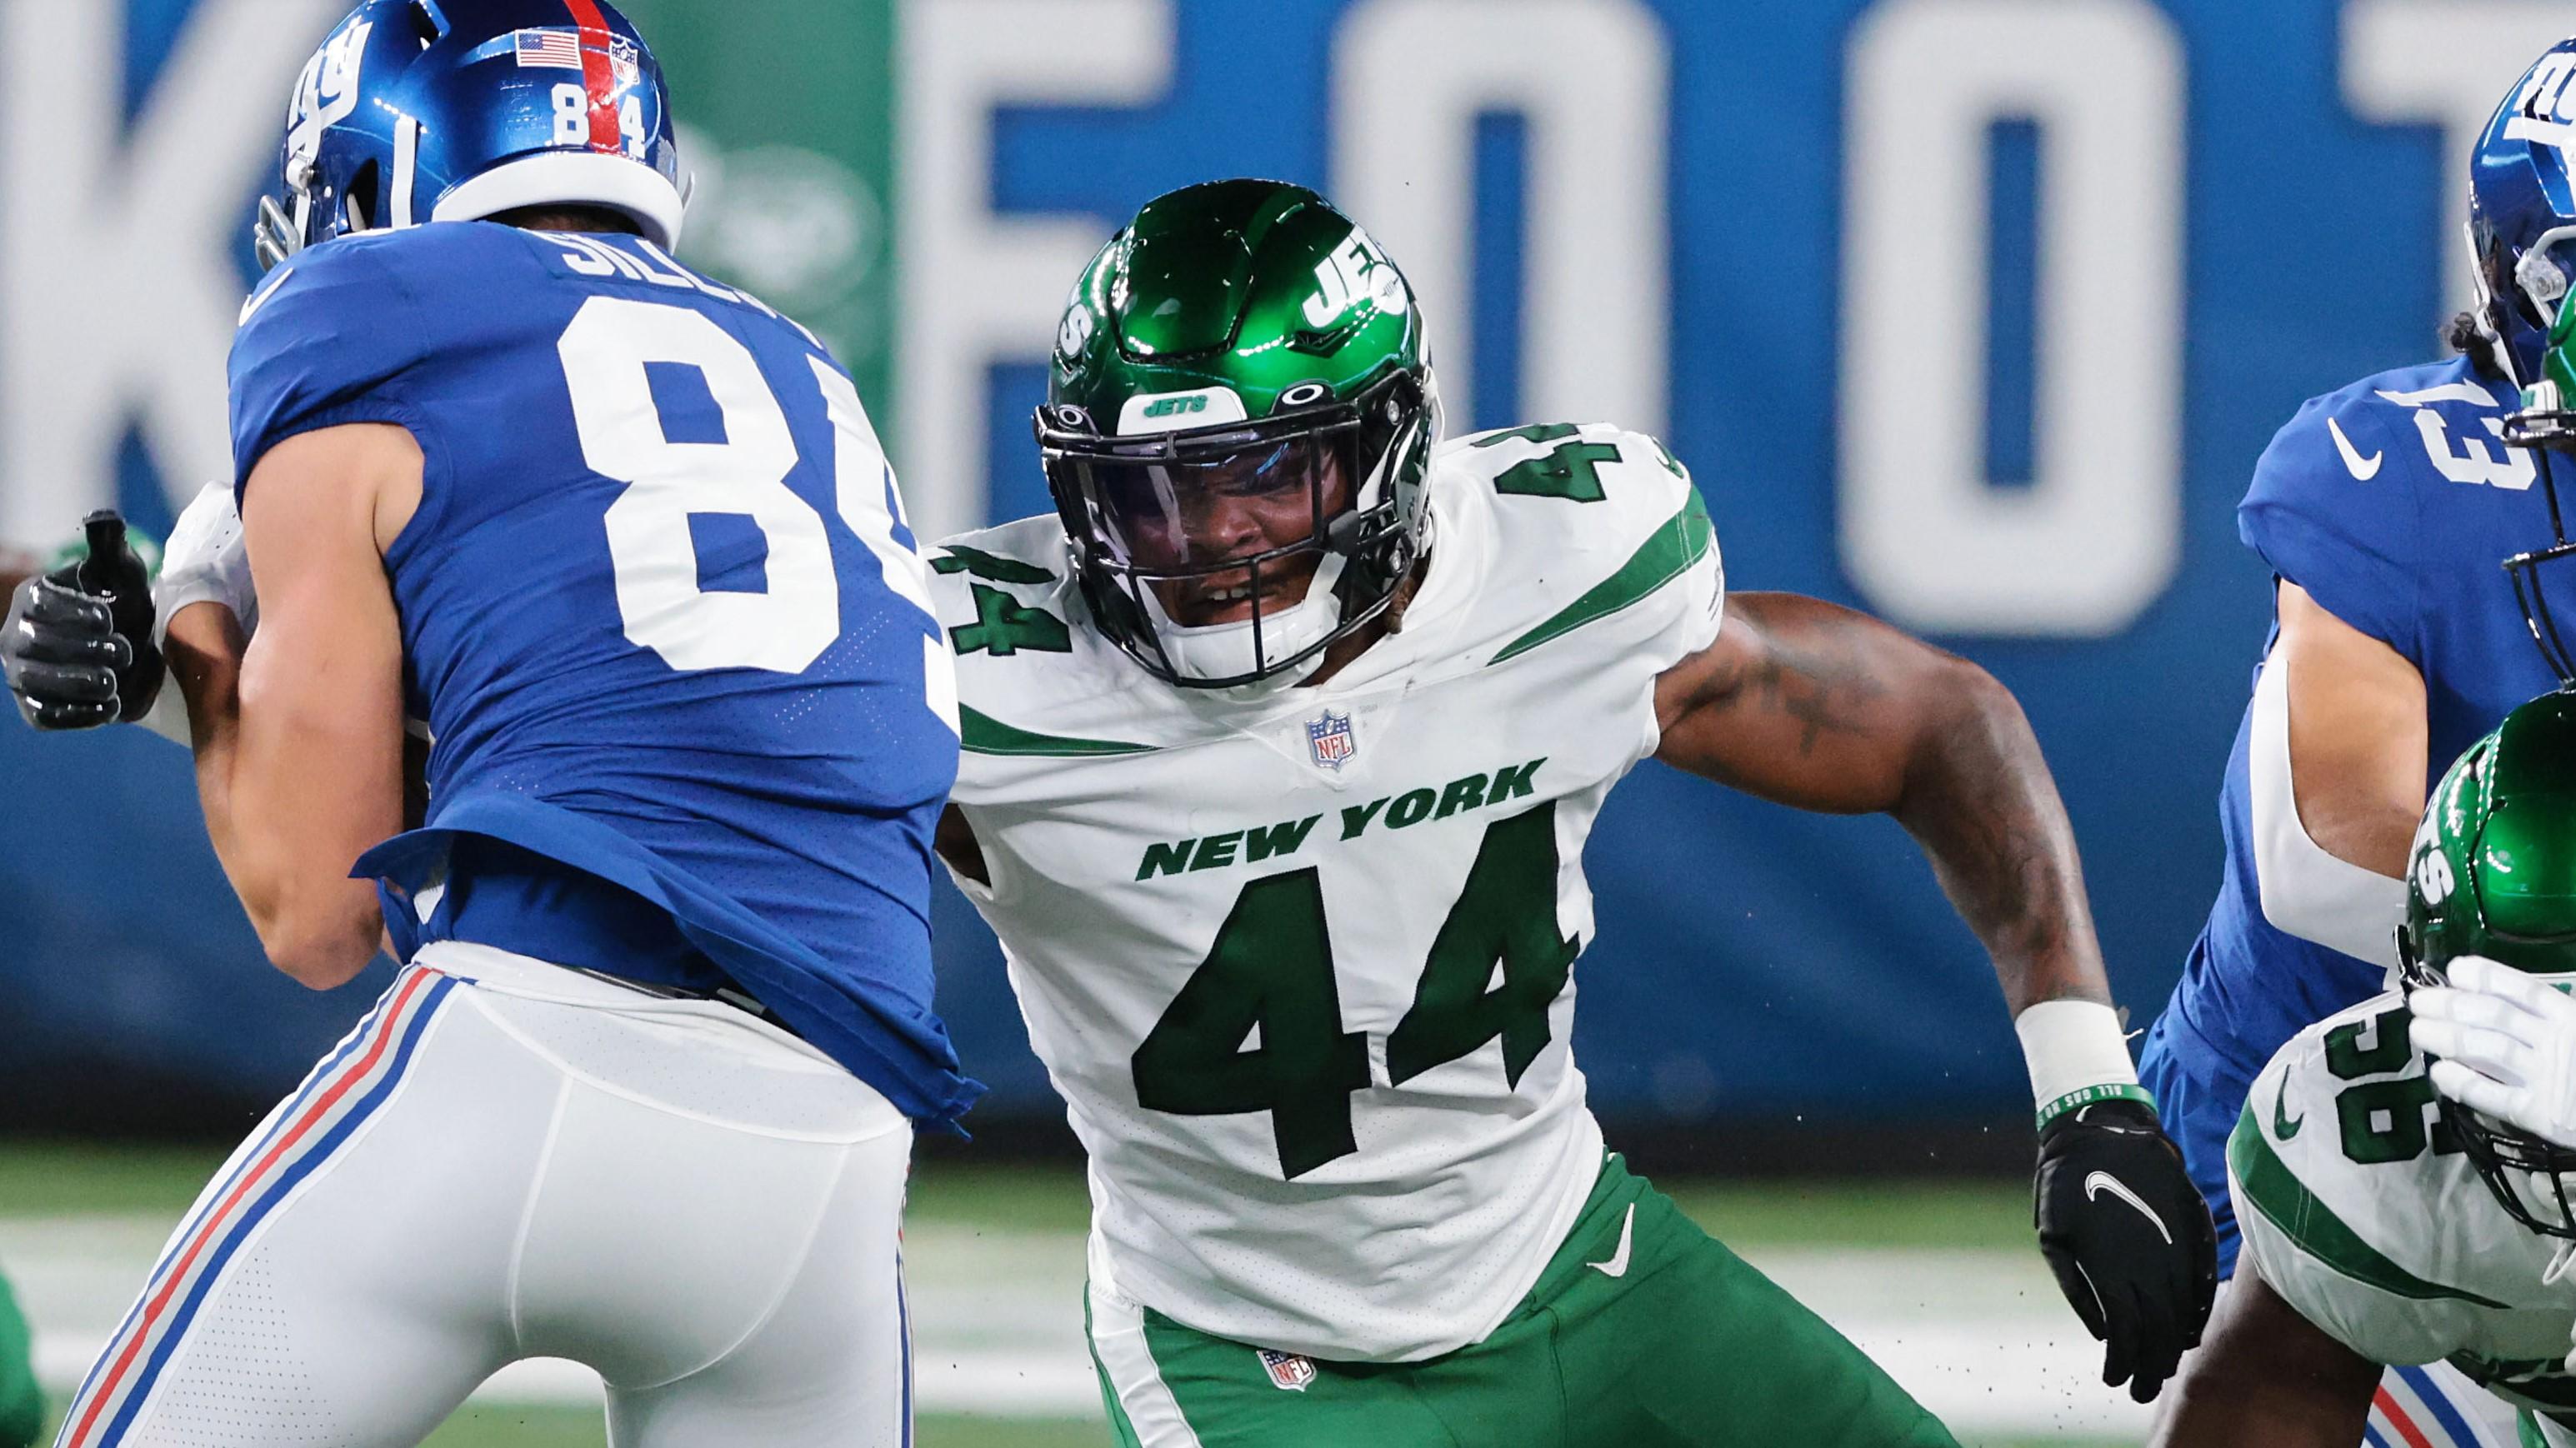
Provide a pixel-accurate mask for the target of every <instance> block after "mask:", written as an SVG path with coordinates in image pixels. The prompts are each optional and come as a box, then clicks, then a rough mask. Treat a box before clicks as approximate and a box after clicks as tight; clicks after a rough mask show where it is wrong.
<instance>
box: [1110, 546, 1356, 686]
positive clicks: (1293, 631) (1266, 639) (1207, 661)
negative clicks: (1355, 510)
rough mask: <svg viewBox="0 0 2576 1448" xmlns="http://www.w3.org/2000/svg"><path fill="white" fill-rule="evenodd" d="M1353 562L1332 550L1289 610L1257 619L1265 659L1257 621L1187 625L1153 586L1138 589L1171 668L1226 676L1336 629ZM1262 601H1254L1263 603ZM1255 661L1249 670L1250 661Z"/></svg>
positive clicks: (1273, 681) (1191, 674) (1189, 674)
mask: <svg viewBox="0 0 2576 1448" xmlns="http://www.w3.org/2000/svg"><path fill="white" fill-rule="evenodd" d="M1347 562H1348V560H1347V559H1345V558H1344V557H1343V556H1342V555H1341V554H1339V553H1334V552H1327V553H1326V554H1325V555H1324V557H1323V561H1322V562H1321V563H1318V564H1317V565H1316V566H1315V576H1314V578H1313V579H1312V580H1311V581H1309V582H1308V583H1307V585H1306V596H1305V597H1304V598H1302V599H1299V600H1298V601H1297V602H1296V603H1294V604H1292V605H1290V606H1289V607H1287V608H1283V609H1279V610H1276V611H1274V612H1271V613H1265V614H1262V615H1261V616H1260V618H1259V620H1258V624H1259V633H1260V648H1261V652H1262V653H1263V654H1264V655H1266V657H1262V658H1252V657H1251V656H1252V652H1253V635H1254V627H1255V620H1253V619H1248V618H1247V619H1243V620H1241V621H1240V622H1236V623H1213V624H1202V625H1200V626H1198V627H1195V628H1190V627H1185V626H1183V625H1181V624H1179V623H1175V622H1173V620H1172V616H1171V614H1170V613H1169V612H1167V611H1165V609H1164V608H1163V600H1162V598H1161V596H1160V595H1159V594H1157V593H1156V592H1155V591H1154V589H1152V588H1150V587H1147V588H1142V589H1139V590H1137V591H1138V592H1139V593H1140V594H1142V595H1143V597H1144V603H1145V612H1146V616H1147V617H1148V619H1150V620H1151V622H1152V625H1153V629H1154V633H1155V636H1156V638H1157V639H1159V640H1160V641H1161V643H1162V646H1163V657H1164V658H1165V659H1166V660H1167V661H1168V662H1169V663H1170V664H1171V666H1172V671H1173V672H1174V673H1176V674H1179V675H1181V676H1182V677H1184V678H1191V679H1223V678H1229V677H1231V676H1233V675H1236V674H1241V673H1246V672H1249V671H1250V669H1258V668H1263V667H1267V666H1268V664H1269V662H1270V660H1271V659H1274V658H1276V659H1285V658H1293V657H1295V656H1296V655H1297V654H1298V653H1300V652H1302V651H1304V650H1305V649H1307V648H1308V647H1310V646H1312V645H1313V644H1314V643H1315V642H1316V641H1317V640H1319V639H1321V638H1323V637H1324V636H1325V635H1326V634H1329V633H1331V632H1332V631H1333V630H1334V628H1335V627H1336V626H1338V625H1339V624H1340V623H1341V621H1342V600H1341V596H1340V593H1339V592H1338V590H1337V587H1336V586H1337V585H1338V584H1339V583H1340V582H1341V577H1342V568H1343V566H1344V565H1345V564H1346V563H1347ZM1259 601H1260V600H1259V599H1257V598H1256V599H1255V600H1254V602H1255V603H1258V602H1259ZM1246 659H1251V664H1250V668H1249V669H1248V668H1247V667H1246V665H1245V660H1246ZM1294 682H1295V680H1293V679H1291V678H1289V677H1288V676H1287V675H1285V674H1280V675H1275V676H1273V677H1272V678H1269V679H1264V680H1261V681H1260V682H1258V683H1255V684H1251V685H1247V686H1246V687H1248V688H1252V689H1255V690H1268V689H1274V688H1284V687H1286V686H1287V685H1288V684H1291V683H1294Z"/></svg>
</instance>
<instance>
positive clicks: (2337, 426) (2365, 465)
mask: <svg viewBox="0 0 2576 1448" xmlns="http://www.w3.org/2000/svg"><path fill="white" fill-rule="evenodd" d="M2326 431H2328V432H2330V433H2333V434H2334V442H2335V451H2336V452H2339V453H2342V454H2343V465H2344V467H2345V468H2346V469H2347V470H2349V471H2350V472H2351V473H2352V480H2353V481H2354V482H2356V483H2366V482H2369V481H2370V480H2371V479H2372V478H2375V477H2378V476H2379V464H2380V463H2381V461H2382V460H2384V459H2386V458H2387V456H2388V453H2387V450H2386V449H2384V448H2383V449H2382V450H2380V451H2378V452H2375V453H2372V454H2371V455H2370V456H2368V457H2363V456H2362V455H2361V449H2359V448H2357V447H2354V446H2353V445H2352V439H2351V438H2348V437H2346V436H2344V435H2343V424H2341V423H2339V422H2337V421H2335V420H2334V419H2333V418H2331V417H2329V418H2327V419H2326Z"/></svg>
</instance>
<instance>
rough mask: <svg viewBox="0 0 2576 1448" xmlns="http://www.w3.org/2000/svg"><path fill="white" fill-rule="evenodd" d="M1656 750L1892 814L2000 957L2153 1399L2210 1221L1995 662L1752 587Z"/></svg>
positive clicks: (2108, 1306)
mask: <svg viewBox="0 0 2576 1448" xmlns="http://www.w3.org/2000/svg"><path fill="white" fill-rule="evenodd" d="M1655 707H1656V717H1657V719H1658V721H1659V722H1660V723H1661V725H1662V728H1663V738H1662V743H1661V746H1660V747H1659V748H1658V750H1657V756H1658V757H1659V758H1661V759H1662V760H1664V762H1666V763H1668V764H1672V765H1675V766H1677V767H1679V768H1682V769H1687V770H1689V771H1691V772H1692V773H1694V774H1700V775H1704V776H1706V777H1708V778H1710V779H1714V780H1717V781H1719V782H1720V783H1723V784H1728V785H1732V786H1734V787H1735V788H1737V789H1741V790H1744V791H1746V792H1747V793H1750V794H1755V795H1759V796H1761V797H1762V798H1765V799H1770V800H1776V801H1778V802H1780V803H1782V804H1787V805H1793V806H1796V807H1797V808H1800V809H1810V810H1825V811H1833V812H1838V813H1861V812H1878V813H1884V814H1888V815H1892V816H1894V817H1895V818H1896V819H1897V820H1898V821H1899V822H1900V823H1902V824H1903V825H1904V826H1905V828H1906V829H1907V830H1908V831H1909V832H1911V833H1912V834H1913V836H1914V838H1915V839H1916V840H1917V841H1919V842H1920V843H1921V844H1922V846H1923V852H1924V854H1925V855H1927V856H1929V857H1930V859H1931V861H1932V868H1933V871H1934V873H1935V874H1936V875H1938V876H1939V878H1940V881H1941V887H1942V889H1944V890H1945V891H1947V892H1948V893H1949V896H1950V900H1951V903H1952V904H1953V905H1955V906H1956V907H1957V909H1958V911H1959V913H1960V915H1961V916H1962V917H1964V918H1965V919H1966V920H1967V922H1968V924H1969V926H1970V927H1971V928H1973V929H1974V930H1975V931H1976V933H1977V938H1978V939H1979V940H1981V941H1983V942H1984V943H1985V947H1986V950H1987V951H1988V953H1989V954H1991V955H1992V956H1993V957H1994V964H1995V975H1996V978H1997V979H1998V980H2000V981H2001V982H2002V984H2003V991H2004V998H2005V1000H2006V1001H2007V1002H2008V1003H2010V1005H2011V1007H2012V1010H2013V1013H2014V1026H2015V1029H2016V1030H2017V1031H2018V1033H2019V1034H2020V1036H2021V1039H2022V1047H2023V1051H2024V1054H2025V1055H2026V1056H2028V1058H2029V1063H2030V1074H2031V1083H2032V1089H2033V1091H2034V1092H2035V1094H2036V1096H2037V1099H2038V1102H2039V1107H2040V1116H2039V1124H2040V1138H2039V1170H2038V1174H2037V1177H2036V1180H2035V1181H2034V1184H2033V1215H2034V1218H2035V1221H2036V1225H2037V1226H2038V1229H2039V1245H2040V1250H2041V1251H2042V1253H2044V1254H2045V1255H2046V1256H2047V1258H2048V1262H2049V1266H2050V1268H2051V1269H2052V1270H2053V1271H2054V1272H2055V1273H2056V1276H2057V1281H2058V1286H2059V1287H2060V1289H2061V1290H2063V1291H2064V1292H2065V1294H2066V1298H2067V1302H2068V1303H2069V1305H2071V1306H2072V1307H2073V1308H2074V1309H2075V1312H2076V1314H2077V1316H2079V1317H2081V1318H2082V1319H2083V1321H2084V1325H2085V1327H2086V1328H2088V1329H2089V1330H2090V1331H2091V1332H2092V1333H2093V1335H2094V1336H2095V1337H2097V1338H2100V1339H2102V1340H2103V1341H2104V1343H2105V1344H2106V1350H2105V1353H2104V1358H2103V1366H2102V1380H2103V1381H2104V1382H2105V1383H2110V1384H2114V1385H2116V1384H2119V1383H2122V1382H2126V1383H2127V1384H2128V1385H2129V1395H2130V1396H2131V1397H2133V1398H2135V1399H2137V1400H2138V1401H2139V1402H2146V1401H2148V1400H2149V1399H2151V1398H2153V1397H2154V1396H2155V1394H2156V1390H2157V1389H2158V1388H2159V1387H2160V1386H2162V1385H2163V1383H2164V1381H2165V1379H2167V1378H2168V1377H2171V1376H2172V1375H2173V1371H2174V1366H2175V1364H2176V1362H2177V1361H2179V1360H2180V1358H2181V1356H2182V1354H2183V1352H2184V1350H2185V1349H2187V1348H2189V1347H2190V1346H2191V1345H2192V1344H2193V1343H2195V1342H2198V1341H2199V1340H2200V1329H2201V1324H2202V1323H2204V1322H2205V1321H2207V1319H2208V1317H2209V1305H2210V1299H2211V1297H2212V1295H2213V1294H2214V1293H2215V1292H2216V1291H2217V1286H2218V1255H2217V1238H2216V1233H2215V1230H2214V1229H2213V1228H2212V1226H2211V1224H2210V1219H2209V1209H2208V1208H2207V1207H2206V1206H2205V1205H2203V1203H2202V1202H2201V1199H2200V1195H2199V1193H2198V1192H2197V1191H2196V1190H2194V1189H2193V1187H2192V1184H2191V1181H2190V1178H2189V1177H2188V1176H2187V1175H2186V1174H2185V1173H2184V1171H2183V1166H2182V1156H2181V1154H2180V1153H2179V1152H2177V1151H2175V1150H2174V1147H2173V1143H2172V1142H2170V1141H2169V1140H2167V1139H2166V1138H2165V1135H2164V1132H2163V1130H2162V1128H2161V1127H2160V1125H2159V1124H2158V1122H2157V1119H2156V1114H2155V1107H2154V1105H2153V1103H2152V1101H2151V1100H2150V1099H2149V1098H2148V1096H2147V1094H2146V1093H2145V1092H2144V1091H2142V1090H2140V1089H2139V1087H2138V1085H2137V1072H2136V1068H2135V1066H2134V1065H2133V1064H2132V1063H2131V1062H2130V1060H2129V1053H2128V1047H2127V1044H2126V1043H2125V1042H2124V1041H2123V1040H2122V1038H2121V1034H2120V1027H2119V1023H2118V1020H2117V1018H2116V1017H2115V1016H2114V1014H2113V1013H2112V1010H2111V1007H2110V1004H2109V1002H2110V998H2111V995H2110V986H2109V983H2108V982H2107V981H2106V980H2105V978H2104V976H2103V973H2102V950H2101V946H2100V945H2099V943H2098V942H2097V941H2096V940H2095V938H2094V934H2093V920H2092V914H2091V912H2090V910H2089V909H2088V908H2087V907H2086V905H2085V900H2084V877H2083V873H2082V869H2081V866H2080V865H2079V864H2078V862H2077V859H2076V853H2075V833H2074V830H2073V828H2072V827H2071V826H2069V825H2068V824H2067V821H2066V810H2065V807H2064V806H2063V805H2062V804H2061V803H2059V801H2058V797H2057V785H2056V782H2055V781H2054V780H2052V779H2051V778H2050V777H2049V773H2048V765H2047V762H2046V761H2045V760H2043V759H2042V758H2041V757H2040V752H2039V742H2038V741H2037V740H2036V739H2034V738H2032V736H2031V731H2030V723H2029V721H2028V720H2027V719H2025V718H2023V716H2022V712H2021V706H2020V705H2019V704H2018V703H2016V702H2014V700H2013V697H2012V695H2011V694H2010V693H2009V692H2007V691H2006V690H2005V689H2004V687H2003V686H2002V685H2001V684H1998V683H1996V682H1995V681H1994V679H1993V678H1992V677H1991V676H1989V675H1988V674H1987V673H1986V672H1985V671H1984V670H1983V669H1980V668H1978V667H1976V666H1975V665H1974V664H1970V663H1968V662H1967V661H1965V660H1963V659H1959V658H1956V657H1953V656H1952V655H1949V654H1945V653H1943V652H1941V651H1940V650H1939V649H1935V648H1933V647H1931V646H1930V645H1928V644H1925V643H1923V642H1921V641H1920V640H1917V639H1913V638H1909V637H1907V636H1906V635H1905V634H1903V633H1900V632H1898V631H1897V630H1895V629H1892V628H1889V627H1888V626H1887V625H1885V624H1883V623H1880V622H1878V621H1877V620H1875V619H1872V618H1869V617H1867V616H1865V615H1862V614H1858V613H1854V612H1852V611H1851V610H1849V609H1845V608H1837V607H1835V606H1834V605H1832V604H1829V603H1823V602H1819V601H1817V600H1815V599H1812V598H1801V597H1798V596H1796V595H1794V594H1784V593H1739V594H1735V595H1733V596H1732V597H1731V598H1730V599H1729V601H1728V611H1727V615H1726V620H1725V623H1724V625H1723V626H1722V627H1721V628H1720V630H1719V632H1718V636H1717V639H1716V641H1715V642H1714V643H1712V644H1710V645H1709V647H1707V648H1706V649H1704V650H1702V651H1700V652H1699V653H1698V654H1695V655H1693V656H1692V657H1690V658H1688V659H1685V660H1683V661H1682V662H1681V663H1680V664H1678V665H1676V666H1675V667H1674V668H1673V669H1671V670H1670V671H1668V672H1667V673H1665V674H1664V676H1663V677H1662V678H1661V679H1660V680H1658V681H1657V684H1656V691H1655Z"/></svg>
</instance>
